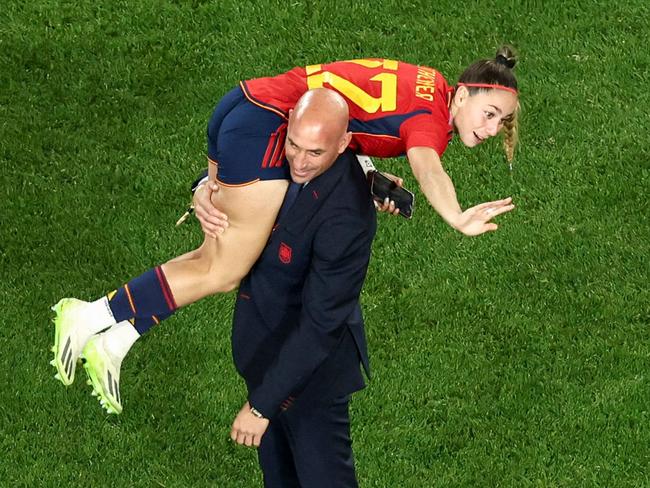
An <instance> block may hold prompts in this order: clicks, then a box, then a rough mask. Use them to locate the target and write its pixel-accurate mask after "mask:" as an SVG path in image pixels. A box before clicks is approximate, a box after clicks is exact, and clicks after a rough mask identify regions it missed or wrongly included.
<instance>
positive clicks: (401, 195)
mask: <svg viewBox="0 0 650 488" xmlns="http://www.w3.org/2000/svg"><path fill="white" fill-rule="evenodd" d="M368 181H369V182H370V193H372V196H373V197H375V198H376V199H377V200H380V201H381V202H383V201H384V200H385V199H386V197H388V199H389V200H392V201H394V202H395V207H397V208H399V213H400V215H402V216H404V217H406V218H407V219H410V218H411V217H412V216H413V205H414V203H415V196H414V195H413V193H411V192H410V191H408V190H406V189H404V188H402V187H401V186H397V183H395V182H394V181H393V180H391V179H390V178H388V177H386V176H385V175H383V174H382V173H380V172H379V171H370V172H369V173H368Z"/></svg>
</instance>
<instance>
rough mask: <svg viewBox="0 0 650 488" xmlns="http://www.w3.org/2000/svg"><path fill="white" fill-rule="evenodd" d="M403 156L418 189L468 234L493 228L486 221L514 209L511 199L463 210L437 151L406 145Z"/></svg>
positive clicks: (449, 219) (436, 208) (494, 226)
mask: <svg viewBox="0 0 650 488" xmlns="http://www.w3.org/2000/svg"><path fill="white" fill-rule="evenodd" d="M406 155H407V158H408V160H409V163H410V165H411V169H412V171H413V175H414V176H415V178H416V179H417V180H418V183H419V184H420V189H421V190H422V192H423V193H424V195H425V196H426V198H427V200H428V201H429V203H430V204H431V206H432V207H433V208H434V209H435V210H436V212H438V214H439V215H440V216H441V217H442V218H443V220H444V221H445V222H447V223H448V224H449V225H451V226H452V227H453V228H454V229H456V230H458V231H459V232H462V233H463V234H465V235H468V236H475V235H479V234H483V233H484V232H488V231H492V230H496V229H497V225H496V224H494V223H491V222H490V220H491V219H492V218H494V217H496V216H497V215H501V214H503V213H505V212H509V211H510V210H512V209H513V208H514V205H512V199H511V198H505V199H503V200H495V201H493V202H486V203H482V204H480V205H477V206H475V207H472V208H469V209H467V210H465V211H463V210H462V209H461V207H460V204H459V203H458V199H457V197H456V189H455V188H454V184H453V182H452V181H451V178H449V175H448V174H447V173H446V172H445V170H444V168H443V167H442V163H441V161H440V157H439V156H438V153H436V151H435V150H434V149H432V148H430V147H424V146H416V147H412V148H410V149H409V150H408V151H407V153H406Z"/></svg>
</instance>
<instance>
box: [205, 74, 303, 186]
mask: <svg viewBox="0 0 650 488" xmlns="http://www.w3.org/2000/svg"><path fill="white" fill-rule="evenodd" d="M286 135H287V121H286V119H284V118H283V117H281V116H280V115H278V114H276V113H274V112H271V111H269V110H266V109H263V108H261V107H259V106H257V105H255V104H254V103H252V102H250V101H249V100H248V99H247V98H246V96H245V95H244V93H243V91H242V89H241V88H240V87H237V88H234V89H233V90H231V91H230V92H228V93H227V94H226V95H224V97H223V98H222V99H221V100H220V101H219V104H218V105H217V106H216V107H215V109H214V112H212V117H211V118H210V122H209V123H208V158H209V159H210V160H211V161H212V162H213V163H216V164H217V166H218V169H217V180H218V181H219V183H221V184H223V185H225V186H239V185H246V184H250V183H254V182H256V181H260V180H288V179H290V174H289V163H288V162H287V160H286V158H285V154H284V142H285V138H286Z"/></svg>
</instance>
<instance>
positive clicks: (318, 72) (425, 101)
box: [241, 59, 453, 158]
mask: <svg viewBox="0 0 650 488" xmlns="http://www.w3.org/2000/svg"><path fill="white" fill-rule="evenodd" d="M241 87H242V89H243V91H244V93H245V95H246V97H247V98H248V99H249V100H250V101H251V102H253V103H255V104H257V105H259V106H261V107H264V108H266V109H268V110H272V111H274V112H277V113H279V114H280V115H283V116H285V117H286V116H287V114H288V111H289V109H291V108H293V107H294V106H295V104H296V102H297V101H298V99H299V98H300V97H301V96H302V95H303V94H304V93H305V92H306V91H307V90H309V89H312V88H318V87H325V88H330V89H333V90H336V91H337V92H338V93H340V94H341V95H342V96H343V97H344V98H345V100H346V101H347V102H348V106H349V108H350V125H349V130H350V131H351V132H352V142H351V143H350V148H351V149H352V150H354V151H355V152H358V153H361V154H366V155H368V156H376V157H381V158H385V157H393V156H400V155H404V154H405V153H406V151H408V150H409V149H410V148H412V147H416V146H425V147H431V148H433V149H434V150H435V151H436V152H437V153H438V155H440V156H442V153H444V152H445V149H446V148H447V145H448V144H449V141H450V140H451V137H452V133H453V128H452V126H451V125H450V115H449V105H450V101H451V96H452V92H453V88H451V87H449V86H448V85H447V82H446V80H445V79H444V78H443V76H442V75H441V74H440V73H439V72H438V71H436V70H434V69H433V68H428V67H426V66H415V65H412V64H408V63H403V62H401V61H393V60H390V59H355V60H350V61H337V62H334V63H328V64H316V65H311V66H307V67H305V68H300V67H298V68H294V69H292V70H290V71H288V72H286V73H283V74H281V75H278V76H274V77H269V78H256V79H253V80H248V81H242V82H241Z"/></svg>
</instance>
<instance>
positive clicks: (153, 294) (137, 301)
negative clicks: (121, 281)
mask: <svg viewBox="0 0 650 488" xmlns="http://www.w3.org/2000/svg"><path fill="white" fill-rule="evenodd" d="M108 306H109V307H110V309H111V312H112V313H113V317H114V318H115V321H116V322H121V321H123V320H129V319H140V320H142V327H143V328H144V329H145V330H148V329H149V328H151V326H152V325H153V324H151V325H148V326H147V325H146V323H147V322H146V321H147V320H151V321H152V322H153V319H152V316H156V317H157V318H160V317H163V319H165V318H167V317H169V316H170V315H171V314H173V313H174V311H175V310H176V309H177V308H178V307H177V306H176V302H175V301H174V297H173V296H172V292H171V289H170V288H169V284H168V283H167V279H166V278H165V274H164V273H163V270H162V268H161V267H160V266H158V267H156V268H153V269H150V270H149V271H146V272H145V273H143V274H141V275H140V276H138V277H137V278H134V279H132V280H131V281H129V282H128V283H127V284H125V285H124V286H122V287H120V288H119V289H117V290H116V291H113V292H111V293H109V294H108ZM154 323H155V322H154ZM135 327H136V329H137V327H138V325H137V323H136V324H135Z"/></svg>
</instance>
